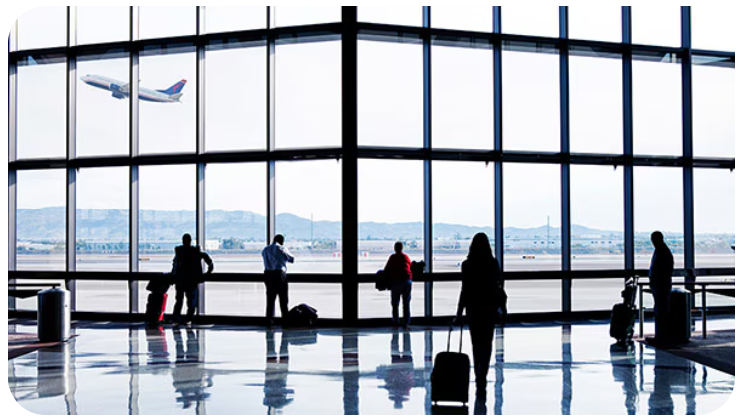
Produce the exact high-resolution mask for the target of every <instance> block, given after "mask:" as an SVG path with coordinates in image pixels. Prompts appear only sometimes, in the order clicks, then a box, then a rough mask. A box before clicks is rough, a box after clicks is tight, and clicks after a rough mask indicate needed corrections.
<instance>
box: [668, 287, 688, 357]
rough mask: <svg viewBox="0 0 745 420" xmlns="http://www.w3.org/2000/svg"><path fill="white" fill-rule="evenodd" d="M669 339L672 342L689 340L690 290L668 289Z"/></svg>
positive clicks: (678, 342)
mask: <svg viewBox="0 0 745 420" xmlns="http://www.w3.org/2000/svg"><path fill="white" fill-rule="evenodd" d="M668 322H669V324H668V328H669V330H670V336H669V337H670V341H671V342H672V343H674V344H680V343H687V342H688V341H690V340H691V292H689V291H688V290H685V289H673V290H671V291H670V319H669V321H668Z"/></svg>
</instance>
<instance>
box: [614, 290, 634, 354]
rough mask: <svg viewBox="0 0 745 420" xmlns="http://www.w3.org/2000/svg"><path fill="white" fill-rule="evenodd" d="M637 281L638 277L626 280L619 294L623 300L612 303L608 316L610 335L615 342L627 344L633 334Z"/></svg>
mask: <svg viewBox="0 0 745 420" xmlns="http://www.w3.org/2000/svg"><path fill="white" fill-rule="evenodd" d="M638 282H639V278H638V277H633V278H631V279H629V280H627V281H626V283H625V285H624V289H623V292H621V296H622V297H623V302H621V303H617V304H615V305H613V311H612V312H611V318H610V336H611V337H613V338H615V339H616V342H617V344H619V345H627V344H629V343H630V342H631V338H632V337H633V336H634V323H635V322H636V306H635V305H634V301H635V299H636V289H637V285H638Z"/></svg>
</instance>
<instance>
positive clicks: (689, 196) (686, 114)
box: [680, 6, 696, 290]
mask: <svg viewBox="0 0 745 420" xmlns="http://www.w3.org/2000/svg"><path fill="white" fill-rule="evenodd" d="M680 26H681V45H682V46H683V56H682V63H681V66H680V67H681V70H682V72H683V74H682V77H681V81H682V95H683V98H682V99H683V100H682V101H681V102H682V104H683V110H682V111H683V130H682V132H683V162H684V166H683V259H684V266H685V268H686V281H687V282H688V281H691V282H692V281H695V280H696V277H695V275H694V274H693V269H694V268H695V266H696V249H695V237H694V235H695V226H694V214H693V211H694V210H693V209H694V205H693V204H694V201H693V200H694V195H693V194H694V189H693V166H692V160H693V77H692V73H693V69H692V66H693V64H692V59H691V6H681V25H680ZM689 289H691V290H693V288H692V286H691V287H689Z"/></svg>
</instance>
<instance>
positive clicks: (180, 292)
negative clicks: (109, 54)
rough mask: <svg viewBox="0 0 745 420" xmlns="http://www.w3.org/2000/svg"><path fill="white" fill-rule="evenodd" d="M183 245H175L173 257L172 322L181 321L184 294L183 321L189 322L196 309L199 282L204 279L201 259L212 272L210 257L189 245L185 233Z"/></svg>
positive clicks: (187, 235)
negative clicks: (174, 301) (174, 286)
mask: <svg viewBox="0 0 745 420" xmlns="http://www.w3.org/2000/svg"><path fill="white" fill-rule="evenodd" d="M182 241H183V245H180V246H177V247H176V249H175V252H176V255H175V256H174V257H173V274H174V276H175V281H176V304H175V305H174V306H173V322H174V323H175V324H178V323H182V319H181V308H182V307H183V305H184V296H186V318H184V319H183V323H186V324H188V323H190V322H191V321H192V319H193V318H194V314H195V313H196V311H197V303H198V301H199V283H201V282H202V281H204V272H203V270H202V260H204V262H205V263H207V273H208V274H209V273H212V270H214V268H215V267H214V265H212V258H210V256H209V255H207V254H206V253H204V252H202V251H201V250H200V249H199V247H198V246H191V235H189V234H188V233H185V234H184V236H183V238H182Z"/></svg>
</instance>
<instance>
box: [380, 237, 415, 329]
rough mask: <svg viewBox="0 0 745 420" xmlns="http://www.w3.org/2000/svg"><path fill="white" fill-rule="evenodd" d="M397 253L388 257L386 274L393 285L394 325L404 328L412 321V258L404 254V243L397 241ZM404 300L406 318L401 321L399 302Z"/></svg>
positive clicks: (395, 249) (395, 248)
mask: <svg viewBox="0 0 745 420" xmlns="http://www.w3.org/2000/svg"><path fill="white" fill-rule="evenodd" d="M393 250H394V251H395V253H394V254H393V255H391V256H390V257H388V263H386V265H385V275H386V277H388V281H389V282H390V287H391V307H392V309H393V325H394V326H396V327H398V326H399V324H400V325H401V326H403V327H404V328H408V327H409V322H410V321H411V309H410V304H411V283H412V282H411V259H410V258H409V256H408V255H406V254H404V244H403V243H401V242H396V244H395V245H393ZM401 300H403V304H404V319H403V323H400V321H399V317H398V304H399V301H401Z"/></svg>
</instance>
